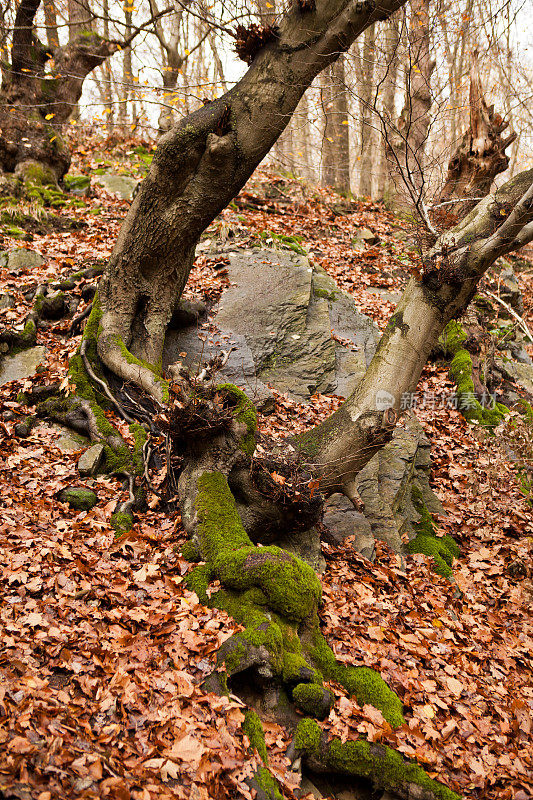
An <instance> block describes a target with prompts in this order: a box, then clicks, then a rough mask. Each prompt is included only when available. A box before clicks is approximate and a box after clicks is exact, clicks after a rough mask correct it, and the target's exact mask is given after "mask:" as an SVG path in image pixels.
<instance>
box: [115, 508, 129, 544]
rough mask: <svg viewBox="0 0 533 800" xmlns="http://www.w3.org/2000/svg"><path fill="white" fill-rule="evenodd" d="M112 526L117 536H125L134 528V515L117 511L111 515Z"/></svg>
mask: <svg viewBox="0 0 533 800" xmlns="http://www.w3.org/2000/svg"><path fill="white" fill-rule="evenodd" d="M110 522H111V527H112V528H113V530H114V531H115V538H117V539H118V538H120V537H121V536H124V534H125V533H129V531H131V529H132V528H133V517H132V516H131V514H126V513H124V512H123V511H116V512H115V513H114V514H113V516H112V517H111V520H110Z"/></svg>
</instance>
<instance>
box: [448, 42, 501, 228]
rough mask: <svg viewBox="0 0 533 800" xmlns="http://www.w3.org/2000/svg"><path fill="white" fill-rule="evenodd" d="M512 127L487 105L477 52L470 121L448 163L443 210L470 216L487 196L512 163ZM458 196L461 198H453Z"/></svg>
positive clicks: (473, 65) (471, 89)
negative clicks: (507, 132) (510, 152)
mask: <svg viewBox="0 0 533 800" xmlns="http://www.w3.org/2000/svg"><path fill="white" fill-rule="evenodd" d="M508 127H509V123H508V122H505V121H504V120H503V119H502V118H501V116H500V115H499V114H495V113H494V106H490V107H489V106H487V103H486V102H485V97H484V95H483V87H482V85H481V79H480V76H479V69H478V64H477V56H476V54H474V59H473V61H472V67H471V70H470V125H469V127H468V130H466V131H465V133H464V135H463V139H462V141H461V143H460V145H459V147H458V148H457V150H456V151H455V153H454V155H453V156H452V158H451V160H450V163H449V164H448V174H447V177H446V183H445V184H444V188H443V190H442V192H441V194H440V199H439V203H440V204H444V205H443V206H442V211H443V212H444V213H446V214H448V213H451V214H453V215H455V216H456V217H458V218H461V217H464V216H466V214H468V213H469V212H470V211H471V210H472V209H473V208H474V206H475V205H476V203H477V202H478V201H479V200H480V199H481V198H482V197H485V196H486V195H487V194H488V193H489V192H490V189H491V186H492V184H493V182H494V179H495V178H496V176H497V175H499V174H500V173H501V172H504V171H505V170H506V169H507V167H508V166H509V157H508V156H507V155H506V153H505V150H506V148H507V147H509V145H510V144H512V142H514V140H515V139H516V134H515V133H512V132H511V133H510V134H509V135H508V136H505V137H504V136H502V134H503V132H504V131H505V130H506V129H507V128H508ZM453 200H457V202H452V201H453Z"/></svg>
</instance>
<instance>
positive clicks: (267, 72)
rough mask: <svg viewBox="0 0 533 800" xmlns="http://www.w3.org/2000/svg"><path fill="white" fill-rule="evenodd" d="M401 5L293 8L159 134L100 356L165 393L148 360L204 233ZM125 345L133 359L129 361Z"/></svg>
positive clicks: (124, 241)
mask: <svg viewBox="0 0 533 800" xmlns="http://www.w3.org/2000/svg"><path fill="white" fill-rule="evenodd" d="M402 2H403V0H386V2H383V3H382V4H381V6H380V9H379V12H378V11H377V10H376V9H375V8H374V6H373V5H370V4H369V5H361V4H360V3H355V2H342V0H339V2H326V1H325V0H319V2H317V4H316V9H315V10H314V11H309V12H306V13H305V14H302V12H301V11H300V10H299V8H293V9H292V10H291V11H290V12H288V13H287V15H286V16H285V17H284V18H283V20H282V21H281V24H280V33H279V38H277V39H275V40H273V41H271V42H270V43H269V44H268V45H267V46H266V47H264V48H263V49H262V50H261V51H260V52H259V53H258V54H257V55H256V57H255V59H254V61H253V63H252V65H251V67H250V69H249V70H248V72H247V73H246V74H245V75H244V77H243V78H242V79H241V81H239V83H238V84H237V85H236V86H235V87H234V88H233V89H232V90H231V91H230V92H228V93H227V94H226V95H224V96H223V97H222V98H220V99H218V100H216V101H214V102H213V103H209V104H208V105H206V106H204V108H202V109H200V110H199V111H197V112H195V113H194V114H191V115H190V116H189V117H188V118H186V119H185V120H183V121H182V122H181V123H180V124H179V125H178V126H177V127H176V128H174V129H173V130H172V131H170V132H169V133H168V134H166V135H165V136H164V137H163V138H162V139H161V141H160V144H159V146H158V149H157V152H156V155H155V158H154V160H153V163H152V166H151V169H150V173H149V175H148V177H147V178H146V179H145V181H144V182H143V184H142V185H141V189H140V191H139V193H138V195H137V197H136V198H135V200H134V202H133V204H132V206H131V208H130V211H129V213H128V215H127V217H126V220H125V222H124V224H123V226H122V229H121V232H120V235H119V238H118V241H117V243H116V246H115V249H114V252H113V255H112V257H111V259H110V261H109V265H108V267H107V270H106V273H105V275H104V278H103V280H102V283H101V287H100V299H101V305H102V310H103V317H102V333H101V335H100V336H99V338H98V353H99V356H100V358H101V360H102V361H103V362H104V363H105V364H106V365H107V366H108V367H109V368H110V369H111V370H112V371H114V372H116V373H117V374H118V375H119V376H120V377H122V378H123V379H125V380H133V381H135V382H136V383H138V384H140V385H141V386H142V387H143V388H145V389H147V390H148V391H150V392H152V393H153V394H154V395H155V396H156V397H158V398H162V396H163V394H162V392H163V388H162V384H161V381H160V380H159V379H158V378H157V376H155V375H154V372H153V370H151V369H149V368H147V367H146V366H145V365H144V364H143V363H142V362H147V363H148V364H151V365H152V366H153V365H157V364H158V362H159V361H160V358H161V352H162V345H163V338H164V335H165V329H166V326H167V323H168V321H169V319H170V317H171V315H172V312H173V310H174V308H175V305H176V303H177V301H178V299H179V297H180V295H181V292H182V291H183V287H184V286H185V283H186V281H187V277H188V274H189V271H190V268H191V265H192V261H193V258H194V251H195V246H196V243H197V241H198V238H199V236H200V234H201V233H202V231H203V230H204V229H205V228H206V227H207V225H209V223H210V222H211V220H212V219H213V218H214V217H215V216H216V215H217V214H218V213H219V212H220V211H221V210H222V208H224V207H225V206H226V205H227V203H228V202H229V201H230V200H231V199H232V197H234V196H235V194H236V193H237V192H238V191H239V190H240V188H241V187H242V186H243V185H244V183H245V182H246V180H247V179H248V177H249V176H250V174H251V173H252V172H253V170H254V169H255V167H256V166H257V165H258V164H259V163H260V162H261V161H262V159H263V158H264V157H265V155H266V154H267V153H268V152H269V150H270V149H271V147H272V145H273V144H274V142H275V141H276V140H277V138H278V137H279V136H280V134H281V133H282V131H283V129H284V127H285V126H286V124H287V121H288V119H289V118H290V116H291V114H292V113H293V111H294V109H295V108H296V106H297V105H298V102H299V101H300V99H301V97H302V95H303V93H304V91H305V89H306V88H307V87H308V86H309V85H310V84H311V82H312V80H313V79H314V78H315V76H316V75H317V74H318V73H319V72H320V71H321V70H322V69H324V68H325V67H327V66H328V64H330V63H332V62H333V61H334V60H335V59H336V57H337V56H338V54H339V52H341V51H345V50H346V49H347V48H348V47H349V46H350V44H351V43H352V41H354V39H355V38H356V37H357V36H358V35H359V34H360V33H362V31H364V30H365V28H366V27H368V25H370V24H372V22H374V21H375V20H376V18H377V16H378V14H379V16H380V17H385V16H387V15H388V14H389V13H392V12H393V11H395V10H396V9H397V8H398V7H399V6H400V5H401V4H402ZM147 219H150V221H151V224H150V225H149V226H147V225H146V220H147ZM125 348H126V349H129V351H130V352H131V353H132V354H133V355H134V356H135V357H137V359H138V360H137V362H132V361H131V358H130V359H129V361H128V358H127V357H125V352H124V350H125ZM126 352H127V350H126Z"/></svg>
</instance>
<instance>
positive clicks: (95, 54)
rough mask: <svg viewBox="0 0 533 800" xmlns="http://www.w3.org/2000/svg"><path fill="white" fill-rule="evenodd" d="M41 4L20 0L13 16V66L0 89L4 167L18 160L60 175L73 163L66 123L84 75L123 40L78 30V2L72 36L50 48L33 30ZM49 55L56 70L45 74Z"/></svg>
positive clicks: (8, 168) (1, 159) (10, 168)
mask: <svg viewBox="0 0 533 800" xmlns="http://www.w3.org/2000/svg"><path fill="white" fill-rule="evenodd" d="M73 2H74V0H73ZM39 5H40V0H22V2H21V3H20V5H19V6H18V9H17V14H16V17H15V24H14V29H13V47H12V62H11V67H10V68H9V69H7V70H6V72H5V73H4V80H3V83H2V89H1V92H0V167H1V168H2V169H3V170H5V171H6V172H13V171H14V170H15V167H16V166H17V165H18V164H22V163H24V162H27V161H37V162H40V163H42V164H44V165H46V166H47V167H48V168H50V169H51V170H52V173H53V175H54V176H55V178H61V177H62V176H63V175H64V174H65V172H66V171H67V170H68V167H69V165H70V153H69V151H68V148H67V146H66V144H65V142H64V141H63V139H62V137H61V130H62V126H63V124H64V123H65V122H66V121H67V120H68V118H69V116H70V114H71V112H72V109H73V107H74V106H75V105H76V103H77V101H78V100H79V98H80V97H81V92H82V88H83V81H84V80H85V77H86V76H87V75H88V74H89V73H90V72H92V70H93V69H95V67H97V66H99V65H100V64H102V63H103V62H104V61H105V59H106V58H108V57H109V56H110V55H111V54H112V53H114V52H116V50H118V49H119V47H120V44H119V43H116V42H108V41H105V40H104V39H102V37H100V36H99V35H98V34H97V33H92V32H87V30H86V29H85V28H84V30H83V31H82V32H81V33H76V31H78V30H79V28H80V26H85V25H86V23H87V17H86V14H87V7H86V6H83V7H82V11H80V10H79V9H80V6H79V5H78V4H76V10H77V12H79V16H78V17H77V18H76V19H75V20H74V21H73V23H72V25H71V29H70V30H71V35H72V36H73V38H72V40H71V41H70V42H69V43H68V44H67V45H64V46H63V47H59V48H56V49H54V50H53V51H52V52H51V49H50V48H46V47H44V45H43V44H42V43H41V42H40V41H39V40H38V39H37V37H36V36H35V34H34V31H33V24H34V19H35V14H36V13H37V9H38V7H39ZM73 10H74V9H73ZM82 14H83V15H84V16H83V21H82V17H81V15H82ZM51 56H53V58H54V70H53V73H52V74H47V73H46V72H45V66H46V63H47V61H48V60H49V58H50V57H51Z"/></svg>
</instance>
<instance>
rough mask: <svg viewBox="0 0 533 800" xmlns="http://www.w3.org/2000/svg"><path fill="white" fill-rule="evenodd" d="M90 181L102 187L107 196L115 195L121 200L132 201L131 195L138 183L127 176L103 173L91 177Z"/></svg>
mask: <svg viewBox="0 0 533 800" xmlns="http://www.w3.org/2000/svg"><path fill="white" fill-rule="evenodd" d="M92 180H93V182H94V183H96V184H98V185H99V186H103V187H104V189H106V191H108V192H109V194H115V195H117V197H120V199H121V200H132V199H133V193H134V191H135V189H136V188H137V186H138V185H139V183H140V181H138V180H137V179H136V178H130V177H128V176H127V175H113V174H112V173H110V172H105V173H104V174H103V175H93V177H92Z"/></svg>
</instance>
